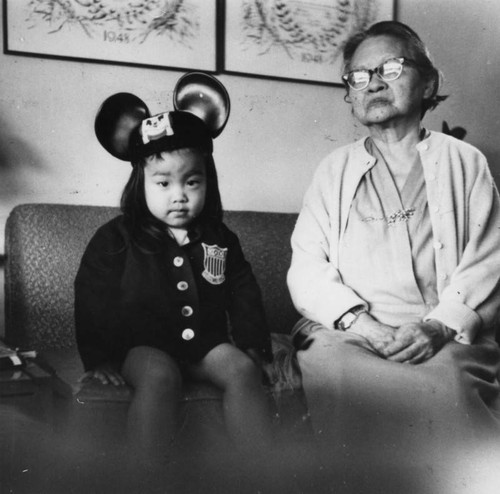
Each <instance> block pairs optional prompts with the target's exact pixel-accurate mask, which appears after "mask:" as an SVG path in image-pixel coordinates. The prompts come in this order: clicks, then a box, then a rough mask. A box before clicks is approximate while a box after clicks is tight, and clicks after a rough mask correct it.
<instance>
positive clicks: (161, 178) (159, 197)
mask: <svg viewBox="0 0 500 494" xmlns="http://www.w3.org/2000/svg"><path fill="white" fill-rule="evenodd" d="M144 189H145V190H144V192H145V195H146V204H147V205H148V208H149V210H150V211H151V214H152V215H153V216H155V217H156V218H158V219H159V220H160V221H163V223H165V224H166V225H168V226H170V227H172V228H186V227H187V226H188V225H189V224H190V223H191V222H192V221H193V220H194V219H195V218H196V217H197V216H198V215H199V214H200V213H201V211H202V209H203V206H204V205H205V195H206V191H207V179H206V173H205V158H204V156H203V155H202V154H201V153H200V152H198V151H196V150H193V149H179V150H176V151H169V152H163V153H161V159H159V158H158V157H156V156H153V157H151V158H148V160H147V162H146V165H145V167H144Z"/></svg>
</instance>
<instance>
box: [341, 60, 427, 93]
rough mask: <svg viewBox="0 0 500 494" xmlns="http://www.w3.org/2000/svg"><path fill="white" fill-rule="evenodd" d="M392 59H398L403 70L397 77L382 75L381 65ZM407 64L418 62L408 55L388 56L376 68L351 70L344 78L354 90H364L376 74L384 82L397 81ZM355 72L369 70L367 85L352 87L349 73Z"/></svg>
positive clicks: (414, 64) (345, 82)
mask: <svg viewBox="0 0 500 494" xmlns="http://www.w3.org/2000/svg"><path fill="white" fill-rule="evenodd" d="M391 60H396V61H397V62H399V63H400V64H401V70H400V72H399V74H398V75H397V76H396V77H394V79H385V78H384V77H382V75H381V74H380V73H379V72H380V69H381V67H382V66H383V65H384V64H386V63H387V62H390V61H391ZM405 64H409V65H413V66H417V63H416V62H415V61H414V60H412V59H411V58H406V57H391V58H388V59H387V60H385V61H383V62H382V63H381V64H380V65H378V66H377V67H375V68H374V69H356V70H350V71H349V72H347V73H346V74H344V75H342V80H343V81H344V84H346V85H347V86H348V87H349V88H350V89H352V90H353V91H363V90H364V89H366V88H367V87H368V86H369V85H370V82H371V80H372V77H373V75H374V74H377V77H378V78H379V79H381V80H382V81H384V82H392V81H396V80H397V79H399V78H400V77H401V74H402V73H403V68H404V65H405ZM353 72H365V73H366V72H367V73H368V76H369V77H368V81H367V83H366V86H363V87H361V88H354V87H352V86H351V85H350V84H349V75H350V74H352V73H353Z"/></svg>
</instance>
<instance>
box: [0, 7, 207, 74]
mask: <svg viewBox="0 0 500 494" xmlns="http://www.w3.org/2000/svg"><path fill="white" fill-rule="evenodd" d="M3 5H4V20H5V22H4V25H5V28H6V34H5V41H6V46H5V51H6V53H12V54H25V55H38V56H46V57H57V58H69V59H84V60H90V61H103V62H113V63H124V64H132V65H148V66H155V67H168V68H179V69H196V70H204V71H215V69H216V0H140V1H138V0H4V3H3Z"/></svg>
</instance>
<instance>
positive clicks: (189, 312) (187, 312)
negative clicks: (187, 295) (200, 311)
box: [181, 305, 193, 317]
mask: <svg viewBox="0 0 500 494" xmlns="http://www.w3.org/2000/svg"><path fill="white" fill-rule="evenodd" d="M181 314H182V315H183V316H184V317H189V316H192V315H193V308H192V307H190V306H189V305H185V306H184V307H183V308H182V309H181Z"/></svg>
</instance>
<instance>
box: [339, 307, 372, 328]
mask: <svg viewBox="0 0 500 494" xmlns="http://www.w3.org/2000/svg"><path fill="white" fill-rule="evenodd" d="M363 312H368V311H367V310H366V307H365V306H364V305H356V307H353V308H352V309H351V310H349V311H347V312H346V313H345V314H344V315H343V316H342V317H341V318H340V319H337V320H336V321H335V324H334V328H335V329H338V330H340V331H346V330H347V329H349V328H350V327H351V326H352V325H353V324H354V321H355V320H356V319H357V318H358V317H359V315H360V314H363Z"/></svg>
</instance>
